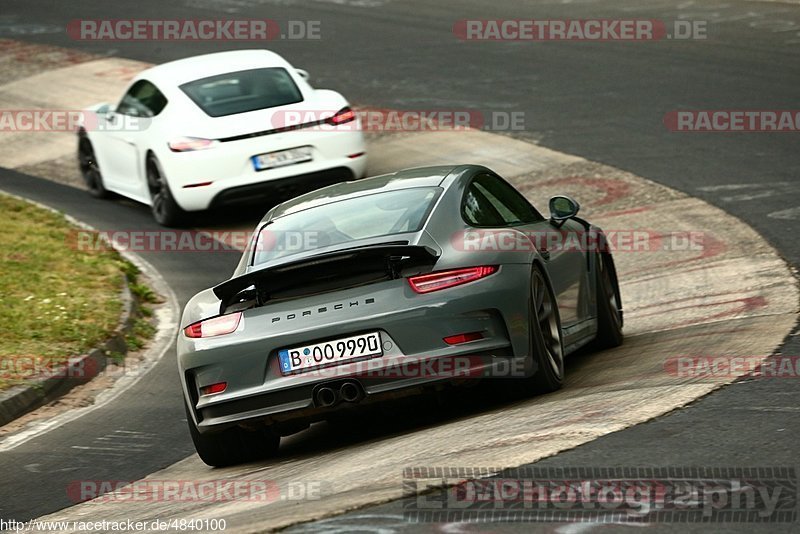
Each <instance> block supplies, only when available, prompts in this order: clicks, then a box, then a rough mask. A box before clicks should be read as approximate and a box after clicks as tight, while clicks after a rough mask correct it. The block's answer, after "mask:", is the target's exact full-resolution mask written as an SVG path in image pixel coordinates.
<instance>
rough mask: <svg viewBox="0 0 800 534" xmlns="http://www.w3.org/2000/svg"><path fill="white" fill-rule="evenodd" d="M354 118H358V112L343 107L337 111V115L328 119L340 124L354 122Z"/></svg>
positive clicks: (330, 121) (334, 123)
mask: <svg viewBox="0 0 800 534" xmlns="http://www.w3.org/2000/svg"><path fill="white" fill-rule="evenodd" d="M354 120H356V112H355V111H353V110H352V109H350V108H342V109H340V110H339V111H338V112H336V115H334V116H333V117H331V118H329V119H328V124H333V125H334V126H336V125H339V124H345V123H348V122H352V121H354Z"/></svg>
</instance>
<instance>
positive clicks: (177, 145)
mask: <svg viewBox="0 0 800 534" xmlns="http://www.w3.org/2000/svg"><path fill="white" fill-rule="evenodd" d="M167 145H168V146H169V149H170V150H172V151H173V152H192V151H195V150H206V149H208V148H214V147H215V146H217V145H219V141H217V140H216V139H202V138H200V137H178V138H177V139H173V140H172V141H170V142H169V143H167Z"/></svg>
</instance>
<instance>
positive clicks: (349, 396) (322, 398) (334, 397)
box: [314, 380, 364, 408]
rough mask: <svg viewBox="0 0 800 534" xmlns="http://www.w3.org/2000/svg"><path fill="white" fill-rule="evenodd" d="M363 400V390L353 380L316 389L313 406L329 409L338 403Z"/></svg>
mask: <svg viewBox="0 0 800 534" xmlns="http://www.w3.org/2000/svg"><path fill="white" fill-rule="evenodd" d="M363 398H364V390H363V389H362V388H361V384H359V383H358V382H356V381H355V380H347V381H345V382H342V383H341V384H338V385H333V384H331V385H325V386H321V387H319V388H317V390H316V391H315V393H314V404H316V405H317V406H321V407H323V408H329V407H331V406H334V405H336V404H338V403H339V401H340V400H342V401H345V402H358V401H360V400H361V399H363Z"/></svg>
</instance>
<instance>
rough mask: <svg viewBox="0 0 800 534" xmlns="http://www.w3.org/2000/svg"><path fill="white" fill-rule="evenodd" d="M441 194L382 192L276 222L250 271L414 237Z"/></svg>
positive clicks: (260, 242) (262, 237) (266, 230)
mask: <svg viewBox="0 0 800 534" xmlns="http://www.w3.org/2000/svg"><path fill="white" fill-rule="evenodd" d="M441 191H442V190H441V188H439V187H417V188H412V189H401V190H398V191H386V192H383V193H375V194H372V195H365V196H360V197H355V198H349V199H346V200H340V201H338V202H331V203H330V204H324V205H322V206H317V207H314V208H309V209H307V210H303V211H299V212H297V213H292V214H290V215H286V216H284V217H280V218H278V219H276V220H274V221H272V222H271V223H269V224H267V225H265V226H264V227H263V228H262V229H261V231H260V232H259V235H258V239H257V241H256V247H255V253H254V257H253V265H258V264H261V263H265V262H268V261H272V260H275V259H277V258H282V257H285V256H291V255H293V254H297V253H300V252H305V251H309V250H315V249H318V248H322V247H328V246H332V245H339V244H342V243H348V242H350V241H358V240H361V239H371V238H375V237H383V236H390V235H393V234H402V233H407V232H418V231H419V230H420V229H422V225H423V224H424V222H425V219H426V218H427V216H428V213H430V210H431V208H432V207H433V203H434V201H435V199H436V198H437V197H438V195H439V193H440V192H441Z"/></svg>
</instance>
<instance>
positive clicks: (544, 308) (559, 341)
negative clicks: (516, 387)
mask: <svg viewBox="0 0 800 534" xmlns="http://www.w3.org/2000/svg"><path fill="white" fill-rule="evenodd" d="M530 292H531V295H530V312H529V323H530V329H531V335H530V343H531V348H530V351H531V354H532V364H533V365H532V367H533V369H532V370H533V375H532V376H531V377H530V378H527V379H526V381H527V384H526V390H527V391H529V392H532V393H534V394H540V393H549V392H551V391H556V390H558V389H561V386H563V385H564V339H563V336H562V333H561V317H560V316H559V314H558V305H557V303H556V299H555V295H554V293H553V288H552V287H550V283H549V281H548V280H547V277H546V276H545V275H544V272H543V271H542V269H541V267H539V266H538V265H534V267H533V270H532V272H531V286H530Z"/></svg>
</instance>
